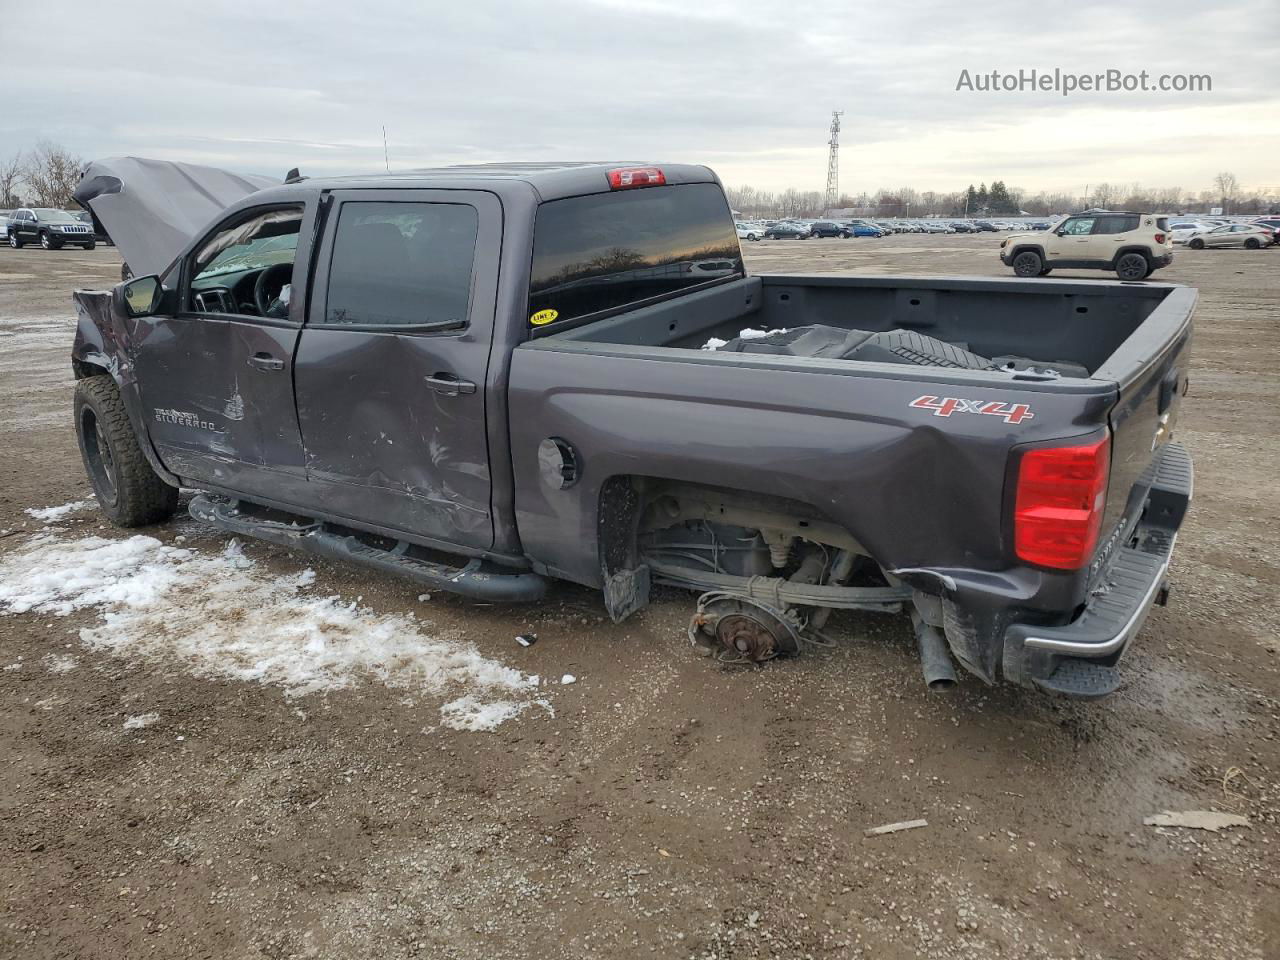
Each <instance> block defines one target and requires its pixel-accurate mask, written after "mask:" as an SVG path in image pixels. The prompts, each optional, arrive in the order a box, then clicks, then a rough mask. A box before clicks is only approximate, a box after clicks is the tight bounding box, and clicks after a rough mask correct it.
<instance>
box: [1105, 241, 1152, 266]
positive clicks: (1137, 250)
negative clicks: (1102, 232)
mask: <svg viewBox="0 0 1280 960" xmlns="http://www.w3.org/2000/svg"><path fill="white" fill-rule="evenodd" d="M1126 253H1140V254H1142V255H1143V256H1144V257H1146V259H1147V263H1153V262H1154V261H1155V257H1153V256H1152V255H1151V251H1150V250H1148V249H1147V248H1146V247H1140V246H1139V247H1121V248H1120V249H1119V250H1117V251H1116V255H1115V256H1114V257H1112V258H1111V265H1112V266H1113V267H1114V266H1115V265H1116V264H1117V263H1119V262H1120V258H1121V257H1123V256H1124V255H1125V254H1126Z"/></svg>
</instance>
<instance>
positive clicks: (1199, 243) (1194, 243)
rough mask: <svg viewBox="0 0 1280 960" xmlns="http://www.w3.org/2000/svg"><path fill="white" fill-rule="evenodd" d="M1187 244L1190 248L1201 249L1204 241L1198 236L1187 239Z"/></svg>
mask: <svg viewBox="0 0 1280 960" xmlns="http://www.w3.org/2000/svg"><path fill="white" fill-rule="evenodd" d="M1187 246H1188V247H1190V248H1191V249H1192V250H1203V249H1204V241H1203V240H1201V239H1200V238H1199V237H1196V238H1195V239H1193V240H1191V241H1189V242H1188V243H1187Z"/></svg>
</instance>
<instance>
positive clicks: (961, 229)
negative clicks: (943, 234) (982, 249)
mask: <svg viewBox="0 0 1280 960" xmlns="http://www.w3.org/2000/svg"><path fill="white" fill-rule="evenodd" d="M949 226H950V227H951V229H952V230H954V231H955V232H956V233H977V232H978V228H977V227H975V226H974V225H973V224H971V223H966V222H965V221H963V220H954V221H952V222H951V223H950V224H949Z"/></svg>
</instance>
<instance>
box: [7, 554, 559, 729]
mask: <svg viewBox="0 0 1280 960" xmlns="http://www.w3.org/2000/svg"><path fill="white" fill-rule="evenodd" d="M314 580H315V574H314V572H313V571H311V570H303V571H301V572H299V573H295V574H291V575H287V576H283V577H273V576H270V575H268V574H266V573H264V572H259V571H258V570H257V569H256V564H255V563H254V561H253V560H252V559H250V558H249V557H246V556H245V555H244V552H243V550H242V549H241V548H240V545H239V543H237V542H236V541H231V543H229V544H228V545H227V547H226V549H225V550H223V552H222V553H221V554H217V555H213V556H210V555H206V554H201V553H198V552H197V551H195V550H190V549H185V548H180V547H171V546H167V545H165V544H163V543H161V542H160V541H159V540H157V539H155V538H154V537H147V536H132V537H128V538H126V539H123V540H110V539H104V538H101V537H85V538H82V539H74V540H68V539H63V538H62V537H61V536H59V535H57V534H46V535H40V536H37V537H34V538H32V539H31V540H30V541H29V542H28V543H27V544H26V545H24V546H23V547H21V548H19V549H18V550H15V551H13V552H12V553H9V554H7V555H5V556H4V558H3V559H2V560H0V614H14V613H26V612H35V613H40V614H51V615H53V616H67V615H69V614H71V613H73V612H75V611H77V610H84V609H89V608H93V609H96V610H98V612H99V614H100V616H101V620H100V622H99V623H98V624H96V625H94V626H89V627H86V628H84V629H82V630H81V631H80V640H81V642H82V643H83V644H85V645H86V646H88V647H90V648H93V649H98V650H105V651H109V652H111V653H113V654H116V655H118V656H141V657H144V658H147V659H149V660H152V661H154V662H157V663H163V664H170V665H178V666H181V667H183V668H185V669H186V670H188V671H189V672H191V673H193V674H195V675H196V676H204V677H218V678H231V679H236V680H249V681H256V682H259V683H269V684H273V685H277V686H280V687H282V688H283V689H284V691H285V693H286V695H288V696H290V697H298V696H304V695H306V694H311V693H317V692H324V691H331V690H341V689H347V688H351V687H353V686H355V685H356V684H357V683H360V682H363V681H365V680H367V679H376V680H379V681H381V682H382V683H384V684H385V685H386V686H388V687H392V688H398V689H408V690H412V691H414V692H418V693H427V694H438V695H442V696H452V697H455V698H456V699H453V700H452V701H450V703H448V704H445V706H444V707H442V708H441V713H442V716H443V717H444V718H445V721H446V723H447V724H448V725H450V726H453V727H454V728H455V729H462V730H488V729H493V727H496V726H497V725H498V724H500V723H502V722H503V721H505V720H508V719H511V718H512V717H514V716H516V715H518V714H519V713H520V712H521V711H523V709H525V707H526V706H527V705H528V701H529V700H530V697H529V694H530V693H531V692H532V691H533V690H535V689H536V688H537V685H538V680H537V678H536V677H532V676H529V675H527V674H525V673H523V672H521V671H520V670H517V669H514V668H512V667H508V666H506V665H504V664H502V663H499V662H498V661H496V660H491V659H489V658H487V657H484V656H482V655H481V654H480V653H479V651H477V650H476V649H475V648H474V647H472V646H470V645H469V644H467V643H465V642H462V641H459V640H447V639H441V638H438V637H434V636H430V635H428V634H427V633H425V632H424V631H423V627H424V624H423V622H421V621H419V620H417V619H416V618H415V617H413V616H412V615H410V616H401V615H394V614H386V615H380V614H377V613H375V612H374V611H372V610H369V609H367V608H364V607H361V606H359V604H358V602H344V601H343V600H342V599H341V598H339V597H336V596H329V597H313V596H308V595H306V594H305V593H304V592H303V590H304V588H306V587H308V586H310V585H311V584H312V583H313V582H314ZM459 694H463V695H462V696H459ZM483 700H491V701H493V702H492V703H485V702H482V701H483Z"/></svg>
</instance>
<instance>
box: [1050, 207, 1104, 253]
mask: <svg viewBox="0 0 1280 960" xmlns="http://www.w3.org/2000/svg"><path fill="white" fill-rule="evenodd" d="M1095 219H1096V218H1094V217H1071V218H1070V219H1069V220H1066V221H1064V222H1063V224H1062V226H1060V227H1058V229H1057V230H1055V231H1054V232H1053V234H1052V235H1051V236H1050V238H1049V243H1048V246H1049V256H1050V257H1051V258H1052V259H1054V260H1096V259H1098V258H1097V257H1095V256H1093V254H1092V250H1091V247H1092V239H1091V236H1090V235H1091V234H1092V233H1093V224H1094V220H1095Z"/></svg>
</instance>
